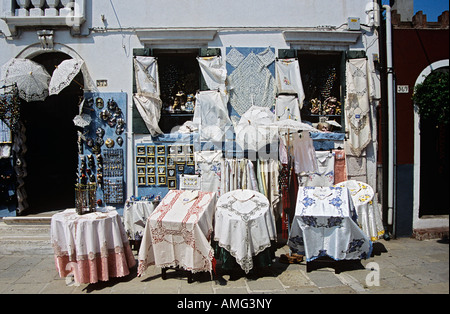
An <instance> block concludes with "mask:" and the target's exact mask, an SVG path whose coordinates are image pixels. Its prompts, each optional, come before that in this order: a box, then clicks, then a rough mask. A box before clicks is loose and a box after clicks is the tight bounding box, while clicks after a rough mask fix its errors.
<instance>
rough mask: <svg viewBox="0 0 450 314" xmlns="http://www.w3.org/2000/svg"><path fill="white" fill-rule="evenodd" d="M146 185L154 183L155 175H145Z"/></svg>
mask: <svg viewBox="0 0 450 314" xmlns="http://www.w3.org/2000/svg"><path fill="white" fill-rule="evenodd" d="M147 181H148V185H156V176H147Z"/></svg>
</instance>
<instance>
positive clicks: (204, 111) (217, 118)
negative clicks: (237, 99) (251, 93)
mask: <svg viewBox="0 0 450 314" xmlns="http://www.w3.org/2000/svg"><path fill="white" fill-rule="evenodd" d="M195 98H196V105H195V111H194V117H193V121H194V123H197V124H198V125H199V126H200V138H201V140H202V141H212V142H222V140H223V138H224V136H225V130H226V129H227V127H228V126H231V125H232V122H231V120H230V117H229V116H228V110H227V106H226V102H225V99H224V97H223V95H222V94H221V93H220V92H219V91H217V90H211V91H201V92H198V93H197V94H196V95H195Z"/></svg>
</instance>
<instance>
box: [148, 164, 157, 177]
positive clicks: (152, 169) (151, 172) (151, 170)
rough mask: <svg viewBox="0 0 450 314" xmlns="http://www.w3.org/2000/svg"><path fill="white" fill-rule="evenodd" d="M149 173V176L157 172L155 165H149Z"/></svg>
mask: <svg viewBox="0 0 450 314" xmlns="http://www.w3.org/2000/svg"><path fill="white" fill-rule="evenodd" d="M147 174H148V175H149V176H154V175H155V174H156V168H155V167H154V166H148V167H147Z"/></svg>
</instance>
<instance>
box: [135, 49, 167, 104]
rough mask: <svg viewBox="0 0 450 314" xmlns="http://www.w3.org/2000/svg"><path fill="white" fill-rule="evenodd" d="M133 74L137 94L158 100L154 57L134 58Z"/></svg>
mask: <svg viewBox="0 0 450 314" xmlns="http://www.w3.org/2000/svg"><path fill="white" fill-rule="evenodd" d="M133 64H134V73H135V78H136V88H137V92H138V94H141V95H146V96H150V97H153V98H157V99H159V96H160V90H159V77H158V62H157V60H156V58H155V57H143V56H137V57H135V58H134V62H133Z"/></svg>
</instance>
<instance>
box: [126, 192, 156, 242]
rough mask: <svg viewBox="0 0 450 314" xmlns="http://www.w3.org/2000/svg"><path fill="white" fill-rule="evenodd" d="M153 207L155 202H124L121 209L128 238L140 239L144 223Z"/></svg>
mask: <svg viewBox="0 0 450 314" xmlns="http://www.w3.org/2000/svg"><path fill="white" fill-rule="evenodd" d="M154 209H155V204H154V203H153V202H148V201H136V202H129V203H127V204H126V206H125V208H124V209H123V223H124V226H125V231H126V233H127V235H128V238H129V239H131V240H140V239H142V235H143V233H144V229H145V223H146V222H147V218H148V217H149V216H150V214H151V213H152V212H153V210H154Z"/></svg>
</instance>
